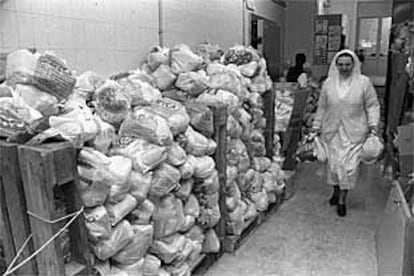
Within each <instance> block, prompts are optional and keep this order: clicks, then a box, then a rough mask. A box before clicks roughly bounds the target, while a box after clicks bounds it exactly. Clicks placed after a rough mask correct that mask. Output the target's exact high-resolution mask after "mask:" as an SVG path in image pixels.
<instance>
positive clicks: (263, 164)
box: [252, 157, 272, 173]
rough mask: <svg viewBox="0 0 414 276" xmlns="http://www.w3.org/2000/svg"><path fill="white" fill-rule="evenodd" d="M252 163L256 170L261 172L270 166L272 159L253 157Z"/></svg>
mask: <svg viewBox="0 0 414 276" xmlns="http://www.w3.org/2000/svg"><path fill="white" fill-rule="evenodd" d="M252 163H253V168H254V169H255V170H256V171H258V172H261V173H263V172H265V171H267V170H268V169H269V168H270V166H271V165H272V160H270V159H269V158H267V157H254V158H253V160H252Z"/></svg>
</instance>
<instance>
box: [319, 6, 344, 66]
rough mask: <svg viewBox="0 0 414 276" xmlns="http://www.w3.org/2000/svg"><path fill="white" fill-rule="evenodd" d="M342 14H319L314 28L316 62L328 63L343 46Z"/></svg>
mask: <svg viewBox="0 0 414 276" xmlns="http://www.w3.org/2000/svg"><path fill="white" fill-rule="evenodd" d="M341 36H342V15H340V14H328V15H318V16H316V19H315V28H314V63H315V64H316V65H326V64H329V62H330V61H331V60H332V57H333V56H334V55H335V53H336V52H337V51H339V50H340V48H341V42H342V39H341V38H342V37H341Z"/></svg>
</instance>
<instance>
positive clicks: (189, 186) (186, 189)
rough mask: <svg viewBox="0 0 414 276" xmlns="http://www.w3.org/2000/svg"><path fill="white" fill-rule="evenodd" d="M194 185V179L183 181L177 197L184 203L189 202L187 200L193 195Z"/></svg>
mask: <svg viewBox="0 0 414 276" xmlns="http://www.w3.org/2000/svg"><path fill="white" fill-rule="evenodd" d="M193 185H194V179H193V178H188V179H181V181H180V188H179V189H178V190H177V191H176V192H175V193H174V194H175V196H176V197H178V198H179V199H181V200H183V201H187V199H188V198H189V196H190V195H191V191H192V190H193Z"/></svg>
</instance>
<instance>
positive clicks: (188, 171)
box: [178, 156, 195, 179]
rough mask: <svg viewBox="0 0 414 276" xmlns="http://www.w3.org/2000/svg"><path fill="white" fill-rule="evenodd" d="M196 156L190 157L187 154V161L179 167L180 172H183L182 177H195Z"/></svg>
mask: <svg viewBox="0 0 414 276" xmlns="http://www.w3.org/2000/svg"><path fill="white" fill-rule="evenodd" d="M194 160H195V159H194V158H188V156H187V161H186V162H185V163H184V164H183V165H181V166H180V167H178V169H179V170H180V174H181V179H189V178H191V177H193V175H194V163H193V161H194Z"/></svg>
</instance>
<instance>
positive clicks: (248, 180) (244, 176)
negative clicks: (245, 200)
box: [237, 169, 256, 192]
mask: <svg viewBox="0 0 414 276" xmlns="http://www.w3.org/2000/svg"><path fill="white" fill-rule="evenodd" d="M255 177H256V171H255V170H253V169H248V170H247V171H246V173H240V174H239V175H238V177H237V184H239V188H240V191H242V192H247V191H248V190H249V189H250V186H251V184H252V182H253V181H254V179H255Z"/></svg>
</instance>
